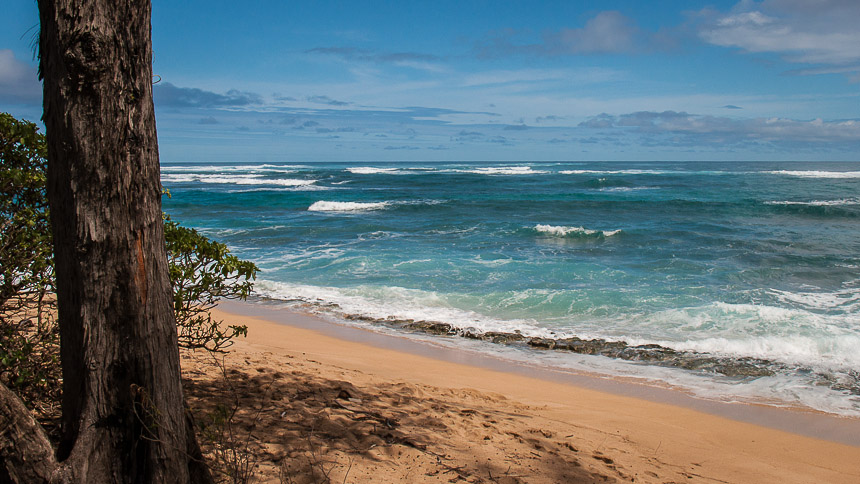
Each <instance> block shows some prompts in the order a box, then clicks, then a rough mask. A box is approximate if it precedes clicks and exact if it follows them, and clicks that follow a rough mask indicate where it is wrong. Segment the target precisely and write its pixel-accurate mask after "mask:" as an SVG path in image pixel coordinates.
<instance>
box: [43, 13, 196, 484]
mask: <svg viewBox="0 0 860 484" xmlns="http://www.w3.org/2000/svg"><path fill="white" fill-rule="evenodd" d="M38 4H39V11H40V19H41V34H40V39H39V53H40V58H41V64H40V72H41V75H42V76H43V79H44V117H43V119H44V122H45V126H46V128H47V129H46V134H47V141H48V160H49V161H48V199H49V203H50V209H51V220H52V228H53V234H54V248H55V249H54V250H55V263H56V269H55V270H56V279H57V298H58V306H59V322H60V335H61V361H62V366H63V379H64V384H63V439H62V441H61V443H60V446H59V449H58V453H57V456H56V460H57V461H58V462H59V464H58V466H57V469H56V470H55V472H54V476H53V479H54V480H60V481H67V482H79V483H85V482H105V483H107V482H171V483H172V482H176V483H185V482H207V481H211V478H210V477H209V474H208V471H206V469H205V467H204V466H203V465H202V463H201V462H200V460H199V457H200V453H199V448H198V446H197V442H196V440H195V436H194V432H193V427H191V425H190V418H189V417H188V416H187V414H186V412H185V409H184V398H183V393H182V387H181V382H180V377H179V353H178V349H177V342H176V329H175V322H174V317H173V312H172V309H171V289H170V281H169V279H168V272H167V257H166V254H165V246H164V235H163V225H162V220H161V185H160V181H159V163H158V147H157V139H156V131H155V116H154V110H153V104H152V83H151V82H152V66H151V61H152V51H151V38H150V2H149V0H77V1H76V0H53V1H51V0H39V1H38Z"/></svg>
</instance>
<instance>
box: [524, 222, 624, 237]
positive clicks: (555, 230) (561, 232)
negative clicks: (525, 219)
mask: <svg viewBox="0 0 860 484" xmlns="http://www.w3.org/2000/svg"><path fill="white" fill-rule="evenodd" d="M534 229H535V230H537V231H538V232H541V233H544V234H549V235H555V236H559V237H566V236H568V235H599V236H603V237H612V236H613V235H615V234H617V233H619V232H621V229H618V230H592V229H587V228H585V227H564V226H559V225H544V224H538V225H535V226H534Z"/></svg>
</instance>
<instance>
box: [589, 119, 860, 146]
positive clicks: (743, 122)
mask: <svg viewBox="0 0 860 484" xmlns="http://www.w3.org/2000/svg"><path fill="white" fill-rule="evenodd" d="M580 126H581V127H583V128H592V129H602V130H607V129H622V130H625V131H629V132H633V133H638V134H640V135H642V136H644V137H650V138H652V139H653V140H663V141H665V142H666V143H667V144H683V145H702V146H704V145H714V144H727V145H732V144H742V143H750V142H755V143H771V144H774V145H780V146H789V145H796V144H798V143H806V144H815V145H822V144H828V143H843V144H846V143H847V144H851V145H852V146H856V145H858V144H860V121H858V120H853V119H852V120H834V121H824V120H822V119H813V120H797V119H788V118H778V117H770V118H764V117H762V118H752V119H736V118H729V117H724V116H707V115H698V114H689V113H685V112H677V111H663V112H656V111H639V112H634V113H628V114H622V115H619V116H610V115H607V114H605V113H604V114H600V115H598V116H595V117H593V118H591V119H589V120H587V121H584V122H583V123H581V124H580Z"/></svg>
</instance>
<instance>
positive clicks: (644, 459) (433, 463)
mask: <svg viewBox="0 0 860 484" xmlns="http://www.w3.org/2000/svg"><path fill="white" fill-rule="evenodd" d="M217 316H218V317H219V318H223V319H224V320H226V321H227V322H229V323H241V324H247V325H248V337H247V338H245V339H240V340H239V341H237V343H236V344H235V345H234V346H233V347H232V348H231V351H230V353H229V354H227V355H225V356H223V357H219V358H213V357H212V356H210V355H207V354H205V353H204V352H185V353H184V354H183V363H182V364H183V375H184V377H185V378H186V386H187V391H188V393H189V395H188V397H189V403H190V406H191V408H192V410H193V411H194V412H195V415H196V417H197V421H198V423H199V424H200V425H201V428H202V429H203V430H202V433H203V434H204V436H205V435H210V438H208V439H207V438H206V437H204V438H203V439H202V440H203V441H204V447H205V449H204V450H205V451H209V452H214V451H216V450H217V449H218V445H219V444H217V443H214V442H215V441H216V440H217V438H216V437H214V436H213V435H214V434H218V435H221V436H222V440H223V436H224V435H225V434H227V435H228V436H229V437H230V438H231V439H232V441H233V442H234V443H237V445H238V447H241V448H242V449H244V450H246V451H247V455H248V456H250V462H248V464H247V465H248V466H249V468H251V469H253V471H254V472H255V473H256V476H257V479H258V481H262V482H295V483H306V482H473V483H478V482H508V483H512V482H528V483H556V482H653V483H667V482H731V483H767V482H774V483H776V482H779V483H811V482H815V483H824V482H827V483H856V482H860V446H858V445H857V444H856V442H853V443H852V442H850V441H851V437H850V436H851V435H854V430H856V429H857V428H858V422H857V420H856V419H841V418H836V417H828V416H822V415H810V414H808V413H803V412H798V411H788V410H772V409H768V410H767V411H766V412H765V414H768V415H770V414H772V413H773V412H778V413H779V414H780V416H778V417H769V419H770V420H772V421H773V422H775V423H776V425H775V426H776V427H779V426H785V425H786V424H785V422H791V421H797V422H798V423H799V426H798V428H799V429H801V430H800V431H801V432H803V433H806V434H812V435H815V434H816V433H817V434H819V435H818V437H811V436H809V435H800V434H798V433H793V432H787V431H784V430H779V429H776V428H772V427H766V426H762V425H756V424H752V423H749V422H743V421H739V420H738V419H735V418H727V417H725V416H721V415H716V414H715V412H704V411H702V410H701V409H697V408H691V406H690V405H685V404H683V402H684V400H683V399H680V400H679V402H680V403H678V402H674V403H670V402H665V401H655V400H660V398H656V399H655V398H654V397H653V396H649V397H647V398H638V397H633V396H630V394H635V391H632V392H631V391H627V392H626V393H627V394H624V393H625V392H624V391H617V390H613V389H612V388H611V387H607V388H609V390H608V391H604V389H600V388H601V386H600V385H597V388H599V389H595V388H589V387H588V385H581V384H572V383H568V382H559V381H551V379H547V378H543V377H541V375H537V376H528V375H523V374H518V373H516V372H511V371H500V370H497V369H492V368H487V367H486V366H487V365H477V366H476V365H472V364H464V363H463V362H458V361H454V358H456V356H455V357H454V358H452V357H450V355H449V356H448V357H445V356H442V357H439V355H438V354H433V351H432V350H430V351H421V350H415V349H414V348H410V347H409V346H408V345H407V346H405V347H401V348H398V347H397V346H398V345H397V344H396V342H395V343H394V344H391V343H385V342H382V343H380V341H381V340H380V339H379V338H378V337H377V336H375V335H374V334H372V333H371V332H368V331H362V330H357V329H354V328H343V327H341V328H338V327H337V326H335V327H332V326H333V325H332V324H331V323H326V322H324V321H321V320H317V319H316V318H314V317H313V316H307V315H301V314H296V313H290V312H287V311H283V310H280V311H279V310H273V309H266V308H261V307H260V306H258V305H253V304H237V303H229V304H226V305H222V307H221V308H219V310H218V312H217ZM410 344H417V343H410ZM403 348H406V349H407V350H408V351H404V350H403ZM422 353H423V354H422ZM583 381H585V380H583ZM592 386H593V385H592ZM628 386H630V385H628ZM633 386H634V387H635V386H641V385H633ZM646 393H647V392H646ZM672 393H677V392H672ZM213 396H214V397H216V398H214V399H213ZM664 400H665V399H664ZM216 402H218V403H219V404H220V405H221V408H217V407H216ZM734 407H744V408H746V409H747V410H748V411H746V412H745V411H737V413H738V415H741V417H740V418H741V420H751V419H753V420H754V419H755V416H756V415H759V414H758V413H756V412H757V410H756V409H755V408H754V407H752V406H749V405H735V406H734ZM225 413H226V414H230V415H233V418H232V420H230V422H229V423H228V424H224V422H223V419H219V418H218V417H217V416H218V415H224V414H225ZM716 413H719V412H716ZM743 415H746V416H745V417H744V416H743ZM762 415H764V414H762ZM750 416H752V417H750ZM763 419H764V420H768V417H763ZM780 422H782V423H780ZM804 422H805V423H804ZM810 422H812V423H810ZM840 429H841V430H840ZM207 432H208V434H207ZM219 432H220V433H219ZM840 432H841V433H840ZM846 440H847V441H848V443H843V442H844V441H846ZM852 444H853V445H852Z"/></svg>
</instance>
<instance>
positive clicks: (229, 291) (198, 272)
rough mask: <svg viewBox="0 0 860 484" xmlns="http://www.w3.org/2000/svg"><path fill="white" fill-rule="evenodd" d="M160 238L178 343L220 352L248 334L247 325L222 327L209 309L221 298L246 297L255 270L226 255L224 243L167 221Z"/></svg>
mask: <svg viewBox="0 0 860 484" xmlns="http://www.w3.org/2000/svg"><path fill="white" fill-rule="evenodd" d="M164 238H165V240H166V241H167V258H168V261H169V262H170V282H171V283H172V284H173V312H174V314H175V315H176V327H177V330H178V334H179V345H180V346H182V347H185V348H206V349H208V350H210V351H221V350H223V349H224V348H227V347H229V346H231V345H232V344H233V338H235V337H236V336H240V335H242V336H245V335H247V334H248V327H247V326H244V325H242V326H236V325H230V326H226V327H224V326H223V321H218V320H215V319H213V318H212V314H211V313H210V312H209V310H210V309H212V308H213V307H215V305H216V303H217V301H218V300H219V299H243V300H244V299H246V298H247V297H248V295H250V294H251V290H252V288H253V282H252V281H253V279H254V278H255V277H256V274H257V270H258V269H257V266H256V265H254V263H253V262H250V261H245V260H241V259H239V258H238V257H236V256H235V255H232V254H230V251H229V250H228V249H227V246H226V245H224V244H221V243H219V242H215V241H213V240H209V239H208V238H206V237H205V236H203V235H202V234H200V233H199V232H197V231H196V230H194V229H190V228H187V227H183V226H181V225H179V224H177V223H176V222H173V221H171V220H170V219H169V218H168V219H167V220H165V223H164Z"/></svg>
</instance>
